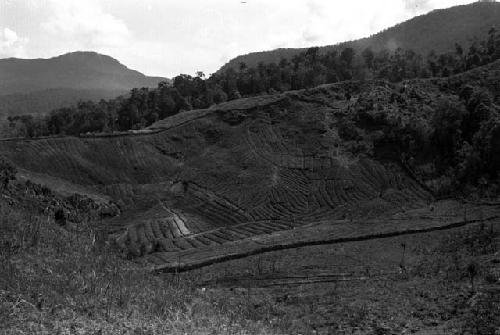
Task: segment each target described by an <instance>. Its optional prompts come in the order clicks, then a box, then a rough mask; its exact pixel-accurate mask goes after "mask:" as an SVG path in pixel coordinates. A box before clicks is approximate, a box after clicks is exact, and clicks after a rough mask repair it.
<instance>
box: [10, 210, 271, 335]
mask: <svg viewBox="0 0 500 335" xmlns="http://www.w3.org/2000/svg"><path fill="white" fill-rule="evenodd" d="M0 220H1V221H0V232H1V234H0V239H1V241H0V246H1V258H0V268H1V269H2V271H1V272H0V325H1V326H0V333H2V334H27V333H28V334H70V333H71V334H72V333H80V334H82V333H83V334H271V333H273V334H275V333H276V330H273V327H272V326H271V324H270V323H269V322H268V321H266V320H257V319H256V315H255V313H254V304H253V302H252V301H247V300H246V299H242V298H238V297H234V296H232V295H229V294H228V295H219V294H218V295H214V294H209V293H206V292H204V291H203V290H200V289H197V288H196V287H195V286H194V285H192V284H191V281H190V280H189V279H187V278H183V280H182V281H180V280H178V277H176V276H151V275H150V274H149V273H146V272H144V271H143V270H142V269H141V268H140V267H138V266H137V265H135V264H134V263H130V262H128V261H126V260H124V259H123V258H121V257H120V255H118V254H117V253H116V252H115V251H114V250H113V248H112V247H111V246H110V245H108V244H106V243H104V242H103V241H102V240H100V239H99V237H98V236H99V235H98V233H97V231H96V230H95V228H94V227H92V225H91V224H81V225H80V226H78V227H77V229H76V230H73V231H68V230H67V229H65V228H63V227H61V226H59V225H57V224H55V223H54V222H53V220H51V219H50V218H49V219H48V218H47V217H43V216H37V215H25V214H21V213H20V212H18V211H16V210H14V209H12V208H10V207H9V206H8V205H6V204H5V203H2V206H1V207H0Z"/></svg>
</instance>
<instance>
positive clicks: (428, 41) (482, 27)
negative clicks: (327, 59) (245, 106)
mask: <svg viewBox="0 0 500 335" xmlns="http://www.w3.org/2000/svg"><path fill="white" fill-rule="evenodd" d="M499 22H500V3H497V2H475V3H472V4H470V5H462V6H456V7H451V8H448V9H441V10H434V11H432V12H430V13H428V14H425V15H421V16H417V17H414V18H412V19H410V20H408V21H405V22H402V23H400V24H398V25H396V26H394V27H391V28H388V29H386V30H383V31H381V32H379V33H377V34H375V35H373V36H370V37H367V38H363V39H359V40H355V41H349V42H344V43H340V44H337V45H331V46H323V47H321V48H320V52H323V53H324V52H327V51H330V50H332V49H337V50H342V49H344V48H347V47H352V48H354V49H355V50H356V52H357V53H358V54H359V53H361V51H362V50H364V49H365V48H367V47H370V48H372V50H374V51H380V50H382V49H389V50H394V49H395V48H402V49H405V50H408V49H412V50H413V51H415V52H416V53H418V54H422V55H427V54H428V53H429V52H430V51H431V50H434V51H435V52H436V53H444V52H448V51H453V50H455V43H458V44H460V45H461V46H462V47H464V48H467V47H468V46H469V45H471V43H472V42H473V41H474V39H475V38H481V37H482V36H486V34H487V33H488V31H489V30H490V29H491V28H492V27H496V28H497V29H498V28H499V27H500V24H499ZM306 50H307V48H288V49H276V50H271V51H262V52H253V53H250V54H247V55H241V56H238V57H236V58H234V59H232V60H230V61H229V62H228V63H227V64H225V65H224V66H223V67H222V68H221V69H220V70H219V71H218V72H221V71H224V70H226V69H227V68H230V67H232V68H234V69H238V68H239V64H240V63H242V62H243V63H245V64H247V66H249V67H255V66H257V64H258V63H259V62H264V63H271V62H274V63H279V61H280V60H281V58H287V59H291V58H292V57H293V56H295V55H297V54H299V53H301V52H304V51H306Z"/></svg>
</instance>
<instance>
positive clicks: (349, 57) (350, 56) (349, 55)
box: [340, 48, 356, 68]
mask: <svg viewBox="0 0 500 335" xmlns="http://www.w3.org/2000/svg"><path fill="white" fill-rule="evenodd" d="M355 54H356V52H355V51H354V49H353V48H345V49H344V50H342V52H341V53H340V60H341V61H342V62H344V64H345V65H346V66H347V67H348V68H350V67H352V63H353V61H354V55H355Z"/></svg>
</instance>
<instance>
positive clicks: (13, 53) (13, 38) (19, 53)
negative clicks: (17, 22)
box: [0, 27, 28, 57]
mask: <svg viewBox="0 0 500 335" xmlns="http://www.w3.org/2000/svg"><path fill="white" fill-rule="evenodd" d="M27 43H28V39H27V38H25V37H19V36H18V35H17V33H16V32H15V31H14V30H12V29H10V28H7V27H5V28H3V29H2V28H0V57H23V56H24V55H25V46H26V44H27Z"/></svg>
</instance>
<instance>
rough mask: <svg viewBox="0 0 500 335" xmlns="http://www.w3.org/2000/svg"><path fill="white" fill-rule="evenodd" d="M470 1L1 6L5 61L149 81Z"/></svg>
mask: <svg viewBox="0 0 500 335" xmlns="http://www.w3.org/2000/svg"><path fill="white" fill-rule="evenodd" d="M471 1H473V0H384V1H383V4H381V3H380V2H377V1H367V0H366V1H346V0H328V1H326V0H289V1H284V0H247V1H246V3H245V4H242V3H241V1H239V0H210V1H207V0H185V1H175V0H141V1H137V0H25V1H15V0H0V22H1V24H2V25H3V26H0V57H5V56H7V57H10V56H17V57H19V56H21V55H27V56H29V57H33V58H36V57H52V56H56V55H60V54H62V53H66V52H70V51H76V50H92V51H96V52H100V53H103V54H107V55H110V56H112V57H115V58H117V59H118V60H119V61H121V62H122V63H124V64H126V65H127V66H129V67H130V68H133V69H137V70H139V71H141V72H143V73H146V74H150V75H161V76H175V75H177V74H179V73H189V74H194V72H195V71H197V70H203V71H204V72H206V73H211V72H214V71H216V70H217V69H218V68H219V67H220V66H221V65H223V63H225V62H226V61H228V60H229V59H231V58H233V57H236V56H238V55H241V54H246V53H249V52H254V51H263V50H271V49H275V48H280V47H281V48H293V47H311V46H321V45H331V44H336V43H339V42H343V41H346V40H352V39H357V38H362V37H366V36H369V35H371V34H374V33H377V32H379V31H381V30H382V29H385V28H388V27H390V26H393V25H395V24H397V23H399V22H402V21H404V20H407V19H409V18H411V17H412V16H415V15H420V14H423V13H425V12H428V11H430V10H432V9H436V8H444V7H450V6H454V5H458V4H463V3H468V2H471ZM5 27H8V29H9V32H7V31H6V30H5V29H7V28H5ZM12 32H14V34H13V33H12ZM22 36H27V37H29V41H28V39H27V38H24V37H22Z"/></svg>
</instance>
